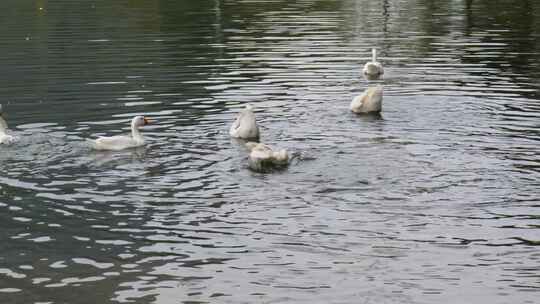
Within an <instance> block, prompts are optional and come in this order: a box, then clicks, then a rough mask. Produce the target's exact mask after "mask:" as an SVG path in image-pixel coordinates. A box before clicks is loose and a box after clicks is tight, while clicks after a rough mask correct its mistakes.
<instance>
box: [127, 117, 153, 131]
mask: <svg viewBox="0 0 540 304" xmlns="http://www.w3.org/2000/svg"><path fill="white" fill-rule="evenodd" d="M149 123H150V120H148V119H147V118H146V117H144V116H142V115H140V116H135V117H133V119H132V120H131V127H132V128H138V127H142V126H146V125H147V124H149Z"/></svg>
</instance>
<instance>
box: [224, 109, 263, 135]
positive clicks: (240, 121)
mask: <svg viewBox="0 0 540 304" xmlns="http://www.w3.org/2000/svg"><path fill="white" fill-rule="evenodd" d="M229 134H230V135H231V136H232V137H234V138H242V139H258V138H259V127H258V126H257V122H256V121H255V114H253V106H252V105H251V104H247V105H246V108H245V109H243V110H241V111H240V113H239V114H238V116H237V117H236V120H235V121H234V123H233V124H232V126H231V129H230V130H229Z"/></svg>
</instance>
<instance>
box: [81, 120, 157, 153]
mask: <svg viewBox="0 0 540 304" xmlns="http://www.w3.org/2000/svg"><path fill="white" fill-rule="evenodd" d="M149 123H150V122H149V121H148V119H146V117H144V116H135V117H133V119H132V120H131V136H130V135H116V136H110V137H99V138H98V139H88V142H89V143H90V145H91V146H92V148H94V149H96V150H114V151H117V150H123V149H128V148H134V147H140V146H143V145H144V144H145V142H144V138H143V136H142V135H141V133H140V132H139V127H142V126H145V125H147V124H149Z"/></svg>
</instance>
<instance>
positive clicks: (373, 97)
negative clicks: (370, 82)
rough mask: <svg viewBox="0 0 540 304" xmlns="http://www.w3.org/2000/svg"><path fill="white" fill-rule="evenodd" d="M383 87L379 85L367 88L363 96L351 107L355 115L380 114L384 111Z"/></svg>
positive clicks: (356, 98) (353, 101)
mask: <svg viewBox="0 0 540 304" xmlns="http://www.w3.org/2000/svg"><path fill="white" fill-rule="evenodd" d="M382 99H383V86H382V85H377V86H374V87H371V88H367V89H366V90H365V91H364V92H363V93H362V94H360V95H358V96H356V97H355V98H354V99H353V100H352V102H351V105H350V109H351V111H353V112H354V113H358V114H362V113H379V112H381V109H382Z"/></svg>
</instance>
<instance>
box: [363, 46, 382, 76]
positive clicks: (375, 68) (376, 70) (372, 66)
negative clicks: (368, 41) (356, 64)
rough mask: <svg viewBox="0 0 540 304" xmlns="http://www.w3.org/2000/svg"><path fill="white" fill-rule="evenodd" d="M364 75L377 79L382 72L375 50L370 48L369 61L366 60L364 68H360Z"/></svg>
mask: <svg viewBox="0 0 540 304" xmlns="http://www.w3.org/2000/svg"><path fill="white" fill-rule="evenodd" d="M362 72H363V73H364V75H366V77H368V79H377V78H379V77H380V76H381V75H382V74H384V70H383V67H382V64H381V63H380V62H377V50H376V49H374V48H373V49H371V61H370V62H367V63H366V64H365V65H364V69H363V70H362Z"/></svg>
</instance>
